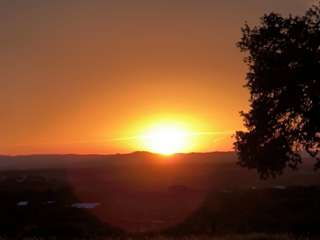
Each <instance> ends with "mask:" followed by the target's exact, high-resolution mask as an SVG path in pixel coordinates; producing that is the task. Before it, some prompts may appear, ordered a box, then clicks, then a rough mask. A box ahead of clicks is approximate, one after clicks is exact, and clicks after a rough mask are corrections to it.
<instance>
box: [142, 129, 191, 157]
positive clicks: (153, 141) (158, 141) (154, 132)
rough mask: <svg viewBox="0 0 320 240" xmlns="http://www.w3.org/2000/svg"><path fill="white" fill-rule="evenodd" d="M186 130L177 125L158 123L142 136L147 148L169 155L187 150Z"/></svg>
mask: <svg viewBox="0 0 320 240" xmlns="http://www.w3.org/2000/svg"><path fill="white" fill-rule="evenodd" d="M188 135H189V134H188V131H187V130H186V129H183V128H182V127H181V126H177V125H173V124H172V125H170V124H164V125H158V126H154V127H152V128H151V129H150V130H149V131H147V133H145V134H144V135H143V136H142V142H143V144H144V145H145V147H146V148H147V150H149V151H152V152H155V153H160V154H165V155H170V154H174V153H177V152H182V151H185V150H187V148H188V145H189V139H188Z"/></svg>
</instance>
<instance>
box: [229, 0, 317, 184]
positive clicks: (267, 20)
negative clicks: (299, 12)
mask: <svg viewBox="0 0 320 240" xmlns="http://www.w3.org/2000/svg"><path fill="white" fill-rule="evenodd" d="M238 47H239V48H240V49H241V51H242V52H245V53H247V57H246V58H245V62H246V63H247V65H248V67H249V71H248V73H247V77H246V80H247V83H246V85H245V87H247V88H248V89H249V91H250V96H251V97H250V110H249V112H246V113H245V112H241V115H242V117H243V118H244V125H245V127H246V129H247V131H237V132H236V135H235V137H236V141H235V143H234V148H235V150H236V152H237V153H238V157H239V164H240V165H241V166H243V167H247V168H249V169H256V170H257V171H258V173H259V174H260V176H261V177H262V178H268V177H276V176H277V175H280V174H282V172H283V170H284V169H285V168H287V167H289V168H292V169H296V168H297V167H298V166H299V164H301V162H302V157H301V154H299V153H301V152H302V151H306V152H307V153H308V154H309V155H310V156H311V157H312V158H314V159H315V160H316V163H315V168H319V167H320V158H319V157H318V152H319V150H320V2H319V3H318V4H317V5H314V6H312V7H311V8H310V9H309V10H307V12H306V13H305V15H303V16H292V15H289V16H288V17H283V16H281V15H279V14H275V13H270V14H266V15H264V16H263V17H262V18H261V22H260V24H259V25H258V26H254V27H250V26H249V25H248V24H245V26H244V27H243V28H242V38H241V40H240V42H239V43H238Z"/></svg>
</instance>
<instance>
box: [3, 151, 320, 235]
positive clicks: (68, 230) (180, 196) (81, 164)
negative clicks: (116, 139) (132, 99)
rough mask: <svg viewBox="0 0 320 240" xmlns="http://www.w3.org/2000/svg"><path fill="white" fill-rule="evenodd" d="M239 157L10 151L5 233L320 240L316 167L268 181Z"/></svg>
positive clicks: (6, 162)
mask: <svg viewBox="0 0 320 240" xmlns="http://www.w3.org/2000/svg"><path fill="white" fill-rule="evenodd" d="M75 162H77V164H76V166H77V167H74V166H75V165H74V163H75ZM235 162H236V158H235V156H234V154H233V153H206V154H181V155H175V156H171V157H162V156H159V155H154V154H150V153H133V154H128V155H112V156H72V155H70V156H25V157H5V156H4V157H2V161H1V164H3V166H2V170H1V171H0V196H1V198H0V213H1V218H0V236H3V237H4V239H129V238H130V239H164V240H165V239H230V240H231V239H239V240H240V239H252V240H254V239H257V240H258V239H260V240H261V239H318V238H317V237H318V236H320V228H319V222H320V204H319V203H320V186H319V185H318V183H319V182H320V177H319V173H315V172H314V171H313V170H312V167H311V164H310V165H308V164H306V165H305V166H303V167H302V168H301V170H300V171H298V172H288V173H286V174H285V175H284V176H283V177H280V178H278V179H270V180H268V181H261V180H259V178H258V177H257V176H256V174H255V173H254V172H251V171H248V170H246V169H242V168H239V167H238V166H237V165H236V164H235ZM39 163H41V164H39ZM307 163H308V161H307ZM15 164H16V165H18V166H20V169H17V167H16V166H15ZM27 166H29V168H28V167H27ZM30 166H31V167H30ZM36 166H37V167H36ZM40 166H41V167H40ZM253 233H254V234H253ZM209 236H210V237H209Z"/></svg>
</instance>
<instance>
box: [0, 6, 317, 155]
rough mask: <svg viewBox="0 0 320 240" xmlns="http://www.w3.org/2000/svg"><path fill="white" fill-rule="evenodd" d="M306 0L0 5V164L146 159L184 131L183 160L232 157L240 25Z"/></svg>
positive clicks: (240, 102) (244, 104)
mask: <svg viewBox="0 0 320 240" xmlns="http://www.w3.org/2000/svg"><path fill="white" fill-rule="evenodd" d="M311 2H312V1H308V0H266V1H262V0H242V1H239V0H223V1H222V0H220V1H215V0H161V1H160V0H159V1H152V0H148V1H147V0H136V1H133V0H114V1H112V0H109V1H108V0H106V1H99V0H90V1H89V0H86V1H84V0H65V1H62V0H57V1H49V0H20V1H19V0H0V18H1V21H0V29H1V31H0V39H1V44H0V52H1V54H0V74H1V75H0V77H1V78H0V83H1V85H0V86H1V87H0V116H1V117H0V154H30V153H115V152H131V151H135V150H152V149H150V148H148V147H146V146H145V144H144V143H141V141H140V140H139V138H140V136H142V135H143V134H147V132H148V129H149V128H150V129H152V126H156V125H157V124H158V125H159V126H162V125H161V124H167V125H170V124H171V125H172V124H173V125H174V124H177V125H179V126H180V125H181V126H183V128H185V129H186V131H187V134H188V135H190V136H189V137H190V139H191V140H190V141H191V142H189V143H188V144H189V146H188V147H187V148H185V149H184V151H215V150H221V151H224V150H231V149H232V138H231V135H232V132H234V131H235V130H237V129H242V128H243V127H242V120H241V118H240V116H239V111H240V110H246V109H247V108H248V97H249V95H248V93H247V91H246V89H244V88H243V87H242V86H243V84H244V83H245V81H244V78H245V72H246V66H245V64H244V63H243V62H242V58H243V57H244V56H243V55H242V54H241V53H240V52H239V50H238V49H237V48H236V47H235V44H236V42H237V41H238V40H239V38H240V28H241V26H242V25H243V24H244V22H245V21H248V23H249V24H255V23H257V21H258V17H260V16H261V15H263V14H264V13H266V12H270V11H276V12H281V13H283V14H288V13H289V12H291V13H294V14H299V13H303V12H304V11H305V10H306V8H307V7H308V6H310V4H311Z"/></svg>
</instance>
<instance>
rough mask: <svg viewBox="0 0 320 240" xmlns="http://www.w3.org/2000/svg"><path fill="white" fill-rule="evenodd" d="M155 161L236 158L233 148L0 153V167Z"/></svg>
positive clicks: (66, 166) (66, 165) (71, 165)
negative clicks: (171, 151)
mask: <svg viewBox="0 0 320 240" xmlns="http://www.w3.org/2000/svg"><path fill="white" fill-rule="evenodd" d="M154 161H174V162H180V161H183V162H195V161H196V162H197V161H202V162H205V161H208V162H210V163H212V161H215V162H229V163H230V162H236V155H235V153H234V152H204V153H196V152H193V153H177V154H173V155H170V156H165V155H161V154H156V153H151V152H143V151H137V152H132V153H125V154H34V155H14V156H11V155H0V170H14V169H46V168H83V167H95V166H99V165H100V164H106V163H108V164H110V163H111V164H128V163H148V162H150V163H152V162H154Z"/></svg>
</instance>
